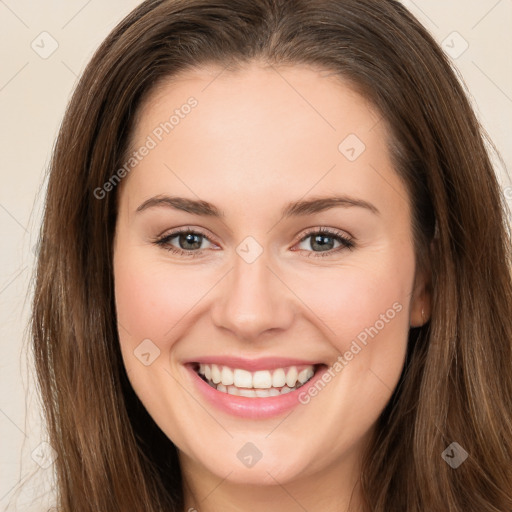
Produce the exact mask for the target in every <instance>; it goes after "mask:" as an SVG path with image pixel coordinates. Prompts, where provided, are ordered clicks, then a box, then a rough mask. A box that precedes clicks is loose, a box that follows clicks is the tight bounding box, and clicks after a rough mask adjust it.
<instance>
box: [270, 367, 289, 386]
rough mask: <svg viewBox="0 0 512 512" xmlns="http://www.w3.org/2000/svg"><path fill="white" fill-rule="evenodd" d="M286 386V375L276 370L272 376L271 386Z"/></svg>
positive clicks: (280, 369)
mask: <svg viewBox="0 0 512 512" xmlns="http://www.w3.org/2000/svg"><path fill="white" fill-rule="evenodd" d="M285 384H286V374H285V373H284V370H283V369H282V368H278V369H277V370H275V371H274V374H273V375H272V386H273V387H274V388H282V387H283V386H284V385H285Z"/></svg>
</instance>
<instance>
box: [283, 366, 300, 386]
mask: <svg viewBox="0 0 512 512" xmlns="http://www.w3.org/2000/svg"><path fill="white" fill-rule="evenodd" d="M298 375H299V372H298V371H297V368H296V367H295V366H292V367H291V368H290V369H289V370H288V373H287V374H286V384H287V386H288V387H290V388H293V386H295V383H296V382H297V376H298Z"/></svg>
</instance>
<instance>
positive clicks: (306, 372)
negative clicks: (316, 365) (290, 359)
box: [298, 368, 314, 384]
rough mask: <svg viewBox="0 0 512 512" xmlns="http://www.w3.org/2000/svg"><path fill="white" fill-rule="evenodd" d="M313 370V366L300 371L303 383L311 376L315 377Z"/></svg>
mask: <svg viewBox="0 0 512 512" xmlns="http://www.w3.org/2000/svg"><path fill="white" fill-rule="evenodd" d="M313 374H314V372H313V370H312V369H311V368H305V369H304V370H302V371H301V372H300V373H299V377H298V380H299V382H300V383H301V384H304V382H306V381H307V380H309V379H310V378H311V377H313Z"/></svg>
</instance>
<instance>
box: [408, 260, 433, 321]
mask: <svg viewBox="0 0 512 512" xmlns="http://www.w3.org/2000/svg"><path fill="white" fill-rule="evenodd" d="M431 285H432V282H431V272H430V266H428V265H427V268H423V269H417V270H416V274H415V276H414V286H413V291H412V298H411V307H410V318H409V324H410V326H411V327H421V326H422V325H424V324H425V323H427V322H428V321H429V319H430V314H431V311H432V303H431V300H432V294H431Z"/></svg>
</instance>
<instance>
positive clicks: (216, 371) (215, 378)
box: [212, 364, 221, 384]
mask: <svg viewBox="0 0 512 512" xmlns="http://www.w3.org/2000/svg"><path fill="white" fill-rule="evenodd" d="M212 380H213V382H214V384H218V383H219V382H220V380H221V376H220V369H219V367H218V366H217V365H216V364H212Z"/></svg>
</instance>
